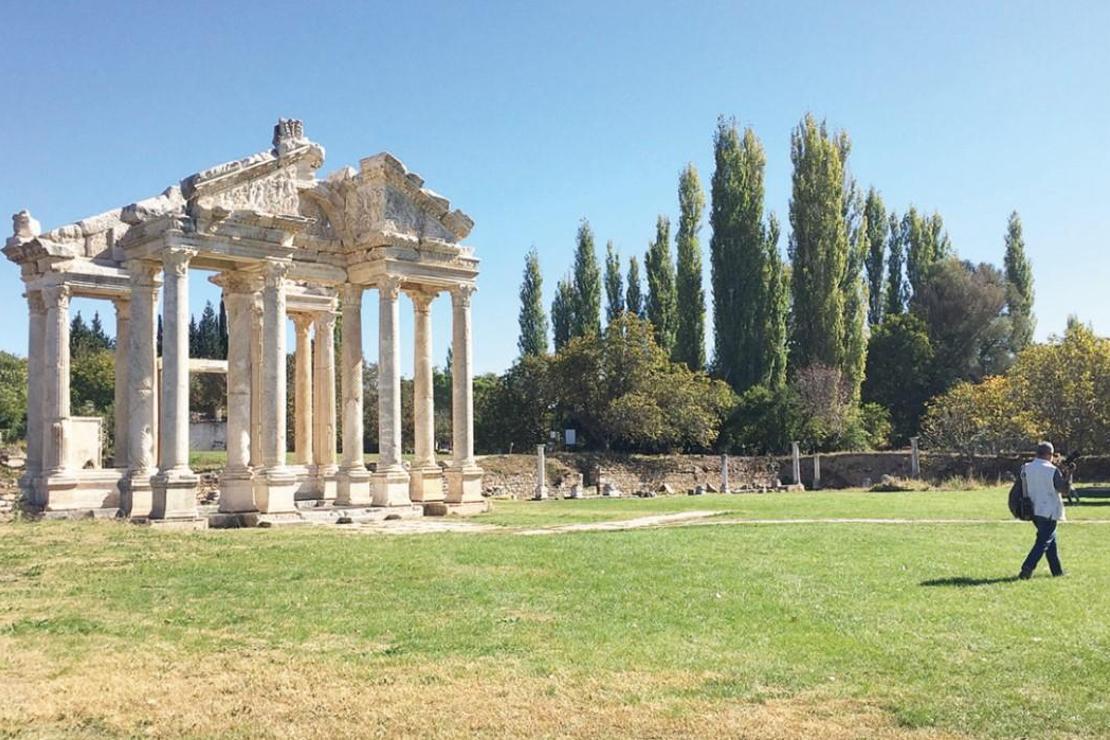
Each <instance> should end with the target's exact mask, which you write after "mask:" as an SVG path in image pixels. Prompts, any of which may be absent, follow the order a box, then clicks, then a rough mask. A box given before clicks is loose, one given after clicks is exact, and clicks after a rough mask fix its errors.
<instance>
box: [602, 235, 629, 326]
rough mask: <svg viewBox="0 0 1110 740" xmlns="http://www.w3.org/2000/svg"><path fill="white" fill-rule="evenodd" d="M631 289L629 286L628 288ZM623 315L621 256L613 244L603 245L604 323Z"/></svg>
mask: <svg viewBox="0 0 1110 740" xmlns="http://www.w3.org/2000/svg"><path fill="white" fill-rule="evenodd" d="M629 287H630V288H631V286H629ZM622 313H624V281H623V280H622V279H621V256H620V254H619V253H618V252H617V248H616V247H614V246H613V242H611V241H610V242H608V243H607V244H606V245H605V321H606V323H608V322H610V321H612V320H613V319H615V318H617V317H618V316H620V315H621V314H622Z"/></svg>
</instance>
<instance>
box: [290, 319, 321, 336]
mask: <svg viewBox="0 0 1110 740" xmlns="http://www.w3.org/2000/svg"><path fill="white" fill-rule="evenodd" d="M289 318H290V319H292V320H293V326H295V327H296V328H297V334H298V335H301V334H303V335H305V336H307V335H308V331H309V329H311V328H312V322H313V321H314V319H315V317H314V316H313V315H312V314H308V313H291V314H289Z"/></svg>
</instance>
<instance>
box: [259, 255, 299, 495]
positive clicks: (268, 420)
mask: <svg viewBox="0 0 1110 740" xmlns="http://www.w3.org/2000/svg"><path fill="white" fill-rule="evenodd" d="M288 272H289V265H288V264H287V263H284V262H276V261H275V262H267V263H266V265H265V267H264V268H263V277H264V283H263V288H262V466H263V471H262V475H261V476H257V477H256V479H255V503H256V504H257V505H258V510H259V511H261V512H262V513H264V514H280V513H292V512H293V511H295V507H294V504H293V500H294V494H295V493H296V489H297V478H296V476H295V475H293V473H292V471H290V470H289V468H288V466H286V464H285V451H286V443H285V430H286V413H285V404H286V393H287V388H286V385H287V384H286V380H285V322H286V314H285V276H286V274H287V273H288Z"/></svg>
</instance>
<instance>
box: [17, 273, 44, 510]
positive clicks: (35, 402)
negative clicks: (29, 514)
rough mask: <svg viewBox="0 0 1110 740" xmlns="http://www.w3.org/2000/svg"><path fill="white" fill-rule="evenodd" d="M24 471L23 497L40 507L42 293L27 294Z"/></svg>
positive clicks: (21, 482) (41, 457) (32, 291)
mask: <svg viewBox="0 0 1110 740" xmlns="http://www.w3.org/2000/svg"><path fill="white" fill-rule="evenodd" d="M27 309H28V311H29V317H30V318H29V322H28V326H27V468H26V469H25V470H24V472H23V476H22V477H21V478H20V481H19V486H20V488H21V489H22V490H23V495H24V496H25V497H26V499H27V500H28V501H30V502H31V504H32V505H34V506H38V505H40V502H39V499H38V491H37V490H36V489H37V484H38V479H39V476H41V475H42V470H43V456H42V451H43V418H44V409H43V404H42V396H43V368H44V365H45V361H44V358H43V350H44V341H45V337H44V331H45V328H46V306H45V305H44V304H43V300H42V293H41V292H40V291H37V290H29V291H27Z"/></svg>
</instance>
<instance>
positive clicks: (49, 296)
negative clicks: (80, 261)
mask: <svg viewBox="0 0 1110 740" xmlns="http://www.w3.org/2000/svg"><path fill="white" fill-rule="evenodd" d="M40 292H41V294H42V301H43V304H44V305H45V306H46V308H61V309H65V308H69V297H70V295H71V294H72V291H71V290H70V287H69V286H68V285H47V286H46V287H45V288H43V289H42V290H41V291H40Z"/></svg>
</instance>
